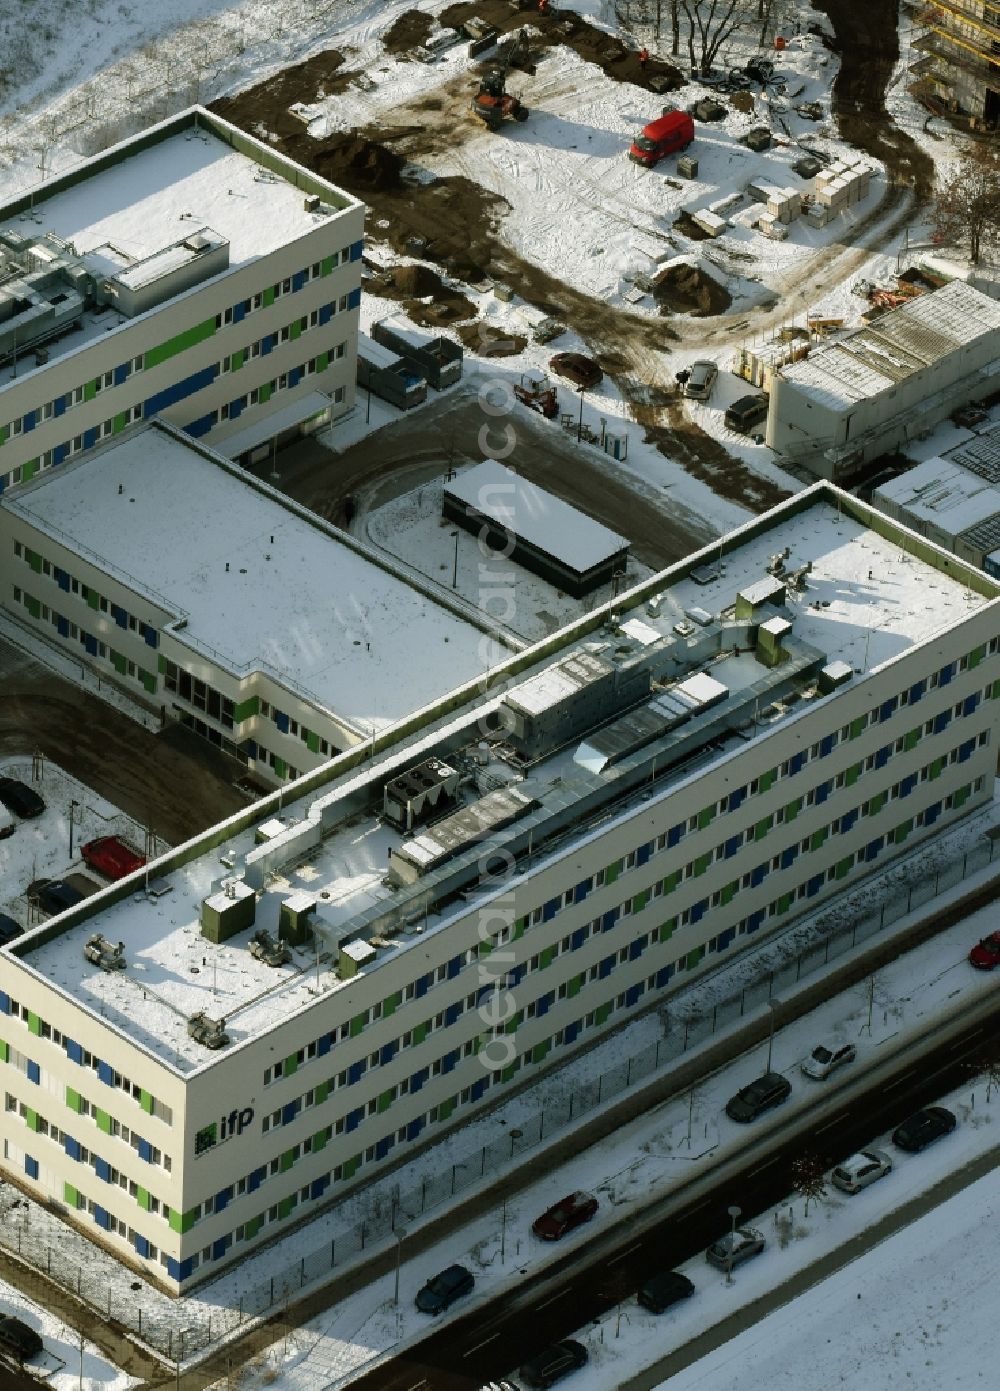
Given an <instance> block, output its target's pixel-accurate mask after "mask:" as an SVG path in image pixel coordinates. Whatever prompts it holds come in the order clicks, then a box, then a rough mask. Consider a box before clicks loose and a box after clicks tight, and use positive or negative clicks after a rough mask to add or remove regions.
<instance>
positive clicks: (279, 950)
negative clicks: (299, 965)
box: [250, 927, 292, 966]
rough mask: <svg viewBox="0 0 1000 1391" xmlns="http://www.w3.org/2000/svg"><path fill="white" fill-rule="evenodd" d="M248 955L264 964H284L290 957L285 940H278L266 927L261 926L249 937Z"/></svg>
mask: <svg viewBox="0 0 1000 1391" xmlns="http://www.w3.org/2000/svg"><path fill="white" fill-rule="evenodd" d="M250 955H251V956H252V957H255V958H256V959H257V960H258V961H263V963H264V965H265V966H284V965H285V963H286V962H287V961H290V960H291V959H292V953H291V952H290V951H289V950H288V945H287V943H285V942H278V941H275V939H274V938H273V937H272V936H271V934H270V932H268V931H267V929H266V928H264V927H261V928H258V930H257V931H256V932H255V933H254V934H253V936H252V937H251V938H250Z"/></svg>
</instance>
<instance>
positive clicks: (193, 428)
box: [184, 411, 215, 440]
mask: <svg viewBox="0 0 1000 1391" xmlns="http://www.w3.org/2000/svg"><path fill="white" fill-rule="evenodd" d="M214 424H215V412H214V411H209V413H208V415H203V416H201V417H200V418H199V419H198V420H192V421H191V423H190V424H189V425H185V426H184V432H185V434H188V435H190V436H191V438H192V439H195V440H197V439H201V437H202V435H207V434H208V432H209V430H211V428H212V426H213V425H214Z"/></svg>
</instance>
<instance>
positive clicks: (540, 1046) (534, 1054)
mask: <svg viewBox="0 0 1000 1391" xmlns="http://www.w3.org/2000/svg"><path fill="white" fill-rule="evenodd" d="M551 1047H552V1040H551V1039H550V1038H547V1039H546V1040H545V1042H544V1043H536V1044H535V1046H534V1048H532V1050H531V1061H532V1062H533V1063H540V1062H541V1061H542V1059H543V1058H544V1057H545V1055H546V1053H547V1052H548V1051H549V1049H550V1048H551Z"/></svg>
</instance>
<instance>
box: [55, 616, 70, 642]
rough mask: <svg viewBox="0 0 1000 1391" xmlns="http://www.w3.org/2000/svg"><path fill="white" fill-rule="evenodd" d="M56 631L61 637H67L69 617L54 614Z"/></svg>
mask: <svg viewBox="0 0 1000 1391" xmlns="http://www.w3.org/2000/svg"><path fill="white" fill-rule="evenodd" d="M56 631H57V632H58V634H59V636H60V637H61V638H68V637H69V619H68V618H63V617H62V615H61V614H57V615H56Z"/></svg>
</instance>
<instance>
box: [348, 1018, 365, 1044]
mask: <svg viewBox="0 0 1000 1391" xmlns="http://www.w3.org/2000/svg"><path fill="white" fill-rule="evenodd" d="M364 1027H365V1016H364V1015H363V1014H356V1015H355V1016H354V1018H353V1019H352V1020H351V1031H350V1036H351V1038H357V1036H358V1034H360V1033H361V1031H362V1029H363V1028H364Z"/></svg>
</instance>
